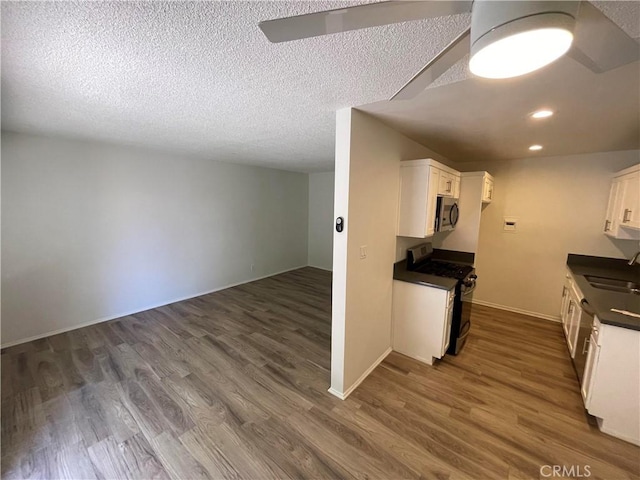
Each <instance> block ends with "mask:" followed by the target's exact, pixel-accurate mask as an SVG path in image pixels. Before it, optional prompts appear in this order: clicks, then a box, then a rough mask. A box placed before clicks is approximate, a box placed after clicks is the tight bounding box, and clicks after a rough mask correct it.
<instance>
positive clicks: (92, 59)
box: [1, 1, 640, 171]
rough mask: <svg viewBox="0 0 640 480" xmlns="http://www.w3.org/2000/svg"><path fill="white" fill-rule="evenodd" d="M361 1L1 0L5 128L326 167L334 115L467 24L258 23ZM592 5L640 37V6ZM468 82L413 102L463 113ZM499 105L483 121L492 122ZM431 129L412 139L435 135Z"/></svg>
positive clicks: (465, 20) (388, 84) (441, 87)
mask: <svg viewBox="0 0 640 480" xmlns="http://www.w3.org/2000/svg"><path fill="white" fill-rule="evenodd" d="M356 3H364V2H324V1H318V2H299V1H295V2H236V1H234V2H140V3H135V2H84V1H81V2H2V4H1V8H2V128H3V129H7V130H13V131H22V132H33V133H41V134H45V135H62V136H67V137H74V138H87V139H96V140H105V141H109V142H116V143H123V144H132V145H143V146H149V147H152V148H158V149H162V150H167V151H173V152H177V153H182V152H184V153H189V154H194V155H198V156H202V157H207V158H212V159H217V160H224V161H231V162H240V163H250V164H255V165H264V166H270V167H276V168H283V169H288V170H298V171H319V170H329V169H331V168H332V167H333V156H334V146H333V145H334V123H335V110H337V109H339V108H342V107H347V106H358V105H365V104H373V103H375V102H378V101H380V100H383V99H386V98H388V97H389V96H391V95H392V94H393V93H394V92H395V91H397V90H398V88H400V87H401V86H402V85H403V84H404V83H405V82H406V81H407V80H408V79H410V78H411V77H412V76H413V74H414V73H415V72H416V71H418V70H419V69H420V68H422V66H423V65H424V64H425V63H426V62H427V61H429V60H430V59H431V58H432V57H433V56H434V55H435V54H436V53H438V52H439V51H440V50H441V49H442V48H443V47H444V46H445V45H446V44H447V43H448V42H449V41H450V40H451V39H453V38H454V37H455V36H456V35H457V34H458V33H460V32H461V31H462V30H464V29H465V28H466V27H467V26H468V24H469V21H470V16H469V15H458V16H453V17H446V18H440V19H431V20H424V21H419V22H407V23H404V24H398V25H390V26H384V27H376V28H371V29H368V30H360V31H356V32H347V33H343V34H337V35H329V36H324V37H318V38H311V39H306V40H300V41H295V42H288V43H282V44H271V43H269V42H268V41H267V40H266V38H264V36H263V35H262V33H261V32H260V30H259V29H258V28H257V23H258V22H259V21H260V20H266V19H272V18H279V17H283V16H289V15H296V14H301V13H307V12H312V11H318V10H324V9H329V8H339V7H343V6H348V5H354V4H356ZM594 3H595V4H596V5H597V6H598V7H600V8H602V9H603V11H605V13H606V14H607V15H609V16H610V18H612V19H613V20H614V21H616V23H618V24H620V25H621V26H622V27H623V28H624V29H625V30H626V31H627V32H628V33H630V34H631V35H632V36H634V37H638V36H640V26H638V23H639V21H638V19H639V18H640V8H639V5H640V2H594ZM573 73H574V74H575V71H574V72H573ZM578 74H579V75H586V73H585V72H582V71H579V72H578ZM588 74H589V75H592V74H591V73H590V72H589V73H588ZM468 76H469V74H468V72H467V70H466V66H465V65H464V62H460V63H459V64H458V65H456V66H454V67H453V68H452V69H451V70H450V71H449V72H447V73H446V74H445V75H444V76H443V77H442V78H441V79H440V80H439V82H438V83H437V84H436V85H434V88H430V89H429V90H428V91H427V92H426V93H424V94H423V95H422V96H421V97H420V98H419V99H418V100H417V102H419V101H423V100H424V98H427V97H429V98H433V99H434V102H435V103H437V104H438V107H437V108H439V109H440V111H438V110H433V111H431V112H429V115H431V116H432V117H434V118H437V117H442V116H443V115H445V114H446V112H447V111H449V110H452V109H456V108H458V109H459V107H452V105H455V104H456V103H458V104H459V103H460V102H459V101H458V100H456V96H455V95H454V96H453V97H452V96H451V95H450V93H449V90H448V89H450V88H452V87H455V85H448V86H447V84H450V83H452V82H457V81H460V80H464V79H466V78H468ZM564 80H566V81H567V82H571V81H572V79H571V78H565V79H564ZM462 84H464V85H466V84H469V89H471V90H469V91H468V92H467V93H466V96H465V100H464V101H465V102H476V101H481V100H482V98H481V97H482V95H480V93H481V92H482V90H477V92H476V93H477V94H474V90H473V89H474V88H475V87H474V81H473V80H467V81H465V82H462ZM610 88H616V85H615V84H612V85H611V86H610ZM566 91H567V95H572V94H573V93H572V91H573V90H572V89H571V88H568V89H566ZM522 93H523V94H527V95H529V94H530V93H527V92H526V90H523V91H522ZM439 98H442V99H443V100H442V101H436V100H437V99H439ZM636 98H637V97H636ZM451 102H452V103H451ZM402 103H403V104H404V107H408V106H410V104H409V103H407V102H402ZM418 104H419V103H415V105H418ZM636 104H637V102H636ZM378 105H379V104H378ZM434 108H435V107H434ZM410 110H411V109H407V112H409V111H410ZM414 110H415V109H414ZM503 110H504V109H497V110H496V112H495V114H494V115H487V116H486V117H485V118H484V119H483V125H485V126H486V128H488V129H491V128H493V129H494V130H495V126H496V125H500V124H501V123H500V122H501V121H502V120H503V119H502V117H500V115H502V114H503ZM586 110H588V109H586ZM396 113H397V112H396ZM586 114H587V115H588V114H589V113H588V112H587V113H586ZM402 115H405V114H402ZM406 115H413V114H411V113H406ZM445 116H446V115H445ZM408 118H410V117H408ZM430 128H433V126H431V125H423V127H420V128H418V129H417V130H419V131H413V132H412V134H413V135H415V136H416V137H420V138H421V139H429V138H433V136H434V135H433V131H432V132H429V131H428V129H430ZM414 130H416V129H414ZM434 131H435V132H437V130H434ZM449 134H450V135H452V137H453V140H451V139H449V140H450V141H449V142H448V144H449V145H450V144H452V143H453V144H455V143H456V138H457V139H460V140H462V139H464V138H465V131H464V128H458V129H450V132H449V133H448V135H449ZM461 145H463V144H462V143H461ZM429 146H431V147H432V148H433V149H435V150H437V148H436V147H435V146H433V145H429ZM466 147H467V146H465V148H466ZM443 148H444V147H443ZM443 153H444V152H443Z"/></svg>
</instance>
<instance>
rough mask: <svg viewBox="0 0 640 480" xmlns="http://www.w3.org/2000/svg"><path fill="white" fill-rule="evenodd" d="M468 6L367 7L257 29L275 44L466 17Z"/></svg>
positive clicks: (432, 1) (425, 0) (433, 0)
mask: <svg viewBox="0 0 640 480" xmlns="http://www.w3.org/2000/svg"><path fill="white" fill-rule="evenodd" d="M471 3H472V2H471V1H460V2H442V1H437V0H421V1H392V2H380V3H369V4H366V5H358V6H355V7H347V8H339V9H337V10H327V11H324V12H317V13H309V14H306V15H298V16H295V17H288V18H279V19H277V20H267V21H264V22H260V23H259V24H258V26H259V27H260V29H261V30H262V32H263V33H264V34H265V35H266V37H267V38H268V39H269V41H271V42H274V43H278V42H287V41H290V40H299V39H301V38H309V37H317V36H319V35H327V34H330V33H340V32H347V31H349V30H358V29H360V28H368V27H377V26H380V25H388V24H391V23H400V22H407V21H410V20H422V19H425V18H433V17H443V16H446V15H455V14H458V13H468V12H470V11H471Z"/></svg>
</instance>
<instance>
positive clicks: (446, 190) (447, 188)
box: [438, 170, 460, 197]
mask: <svg viewBox="0 0 640 480" xmlns="http://www.w3.org/2000/svg"><path fill="white" fill-rule="evenodd" d="M459 178H460V177H458V179H459ZM458 181H459V180H458ZM455 188H456V176H455V175H452V174H450V173H449V172H445V171H444V170H441V171H440V179H439V181H438V195H440V196H441V197H453V196H454V193H455Z"/></svg>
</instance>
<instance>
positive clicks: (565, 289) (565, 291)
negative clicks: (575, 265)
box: [562, 287, 567, 298]
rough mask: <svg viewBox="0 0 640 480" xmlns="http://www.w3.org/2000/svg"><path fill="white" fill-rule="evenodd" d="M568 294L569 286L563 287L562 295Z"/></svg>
mask: <svg viewBox="0 0 640 480" xmlns="http://www.w3.org/2000/svg"><path fill="white" fill-rule="evenodd" d="M566 296H567V287H562V297H563V298H564V297H566Z"/></svg>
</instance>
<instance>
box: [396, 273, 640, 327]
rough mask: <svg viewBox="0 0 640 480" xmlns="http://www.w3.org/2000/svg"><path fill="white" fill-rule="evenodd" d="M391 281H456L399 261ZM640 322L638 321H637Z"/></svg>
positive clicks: (444, 285)
mask: <svg viewBox="0 0 640 480" xmlns="http://www.w3.org/2000/svg"><path fill="white" fill-rule="evenodd" d="M393 279H394V280H400V281H402V282H408V283H417V284H420V285H425V286H427V287H433V288H441V289H443V290H451V289H452V288H455V286H456V284H457V283H458V281H457V280H456V279H455V278H446V277H438V276H436V275H427V274H426V273H418V272H411V271H409V270H407V261H406V260H401V261H399V262H398V263H395V264H394V265H393ZM639 320H640V319H639Z"/></svg>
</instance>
